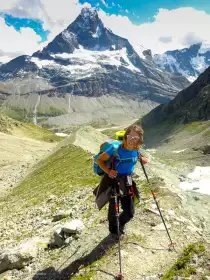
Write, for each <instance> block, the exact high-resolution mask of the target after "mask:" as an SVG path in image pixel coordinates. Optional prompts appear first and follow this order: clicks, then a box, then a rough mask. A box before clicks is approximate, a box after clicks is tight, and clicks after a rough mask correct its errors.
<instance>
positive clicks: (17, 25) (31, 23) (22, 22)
mask: <svg viewBox="0 0 210 280" xmlns="http://www.w3.org/2000/svg"><path fill="white" fill-rule="evenodd" d="M1 16H2V17H3V18H4V20H5V23H6V24H7V25H8V26H13V27H14V29H15V30H17V31H20V29H21V28H22V27H29V28H31V29H33V30H34V31H35V32H36V33H37V34H38V35H40V37H41V40H40V41H39V43H42V42H44V41H46V40H47V36H48V35H49V33H50V31H49V30H44V29H43V22H42V21H41V20H35V19H29V18H18V17H13V16H11V15H8V14H2V15H1Z"/></svg>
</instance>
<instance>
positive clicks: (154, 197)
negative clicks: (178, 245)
mask: <svg viewBox="0 0 210 280" xmlns="http://www.w3.org/2000/svg"><path fill="white" fill-rule="evenodd" d="M139 155H140V163H141V167H142V169H143V171H144V175H145V177H146V179H147V182H148V185H149V188H150V191H151V193H152V197H153V199H154V201H155V203H156V206H157V208H158V211H159V213H160V216H161V219H162V221H163V224H164V226H165V229H166V232H167V234H168V237H169V240H170V242H171V243H170V244H169V248H171V247H173V248H174V250H175V247H174V246H175V243H173V241H172V239H171V236H170V234H169V231H168V228H167V226H166V223H165V220H164V218H163V215H162V212H161V210H160V207H159V205H158V202H157V198H156V196H155V193H154V192H153V190H152V188H151V185H150V181H149V178H148V176H147V172H146V170H145V167H144V165H143V162H142V155H141V154H140V153H139Z"/></svg>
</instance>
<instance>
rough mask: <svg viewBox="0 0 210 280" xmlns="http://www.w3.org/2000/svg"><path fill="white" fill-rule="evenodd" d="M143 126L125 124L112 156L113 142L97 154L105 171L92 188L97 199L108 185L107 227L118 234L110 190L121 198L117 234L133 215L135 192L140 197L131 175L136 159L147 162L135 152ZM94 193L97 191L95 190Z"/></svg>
mask: <svg viewBox="0 0 210 280" xmlns="http://www.w3.org/2000/svg"><path fill="white" fill-rule="evenodd" d="M143 134H144V132H143V129H142V127H141V126H139V125H136V124H135V125H132V126H130V127H128V128H127V130H126V132H125V134H124V137H123V141H122V144H121V145H120V146H119V148H118V150H117V156H115V152H114V148H113V146H110V147H109V148H108V149H107V150H106V151H104V152H103V153H102V154H101V155H100V156H99V157H98V158H97V160H96V161H97V164H98V165H99V167H100V168H101V169H102V170H103V171H104V172H105V174H104V175H103V177H102V180H101V182H100V184H99V186H98V187H97V189H96V190H95V195H96V199H97V197H98V196H99V195H100V193H102V192H103V191H104V190H106V189H107V188H108V187H109V189H110V192H109V193H108V194H107V196H108V199H109V210H108V221H109V231H110V233H111V234H115V235H117V233H118V232H117V221H116V215H115V211H116V209H115V199H114V197H113V190H114V189H115V190H116V192H117V195H118V196H117V198H118V203H119V200H120V202H121V206H122V209H123V212H122V213H121V214H120V216H119V225H120V234H124V227H125V224H126V223H128V222H129V221H130V220H131V219H132V218H133V215H134V195H135V196H136V197H137V198H139V194H138V190H137V188H136V184H135V182H134V181H133V179H132V174H133V172H134V168H135V165H136V164H137V162H138V160H140V159H141V160H142V163H143V164H145V163H147V162H148V159H147V158H146V157H141V156H140V155H139V153H138V150H139V148H140V146H141V145H142V144H143ZM110 159H112V164H111V167H109V168H108V167H107V165H106V162H107V161H108V160H110ZM96 193H97V194H96Z"/></svg>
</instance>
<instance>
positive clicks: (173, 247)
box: [168, 242, 176, 251]
mask: <svg viewBox="0 0 210 280" xmlns="http://www.w3.org/2000/svg"><path fill="white" fill-rule="evenodd" d="M175 245H176V243H173V242H172V243H170V244H169V245H168V250H169V251H176V249H175Z"/></svg>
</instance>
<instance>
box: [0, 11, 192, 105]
mask: <svg viewBox="0 0 210 280" xmlns="http://www.w3.org/2000/svg"><path fill="white" fill-rule="evenodd" d="M142 50H143V49H142ZM151 55H152V54H151V52H150V51H149V50H144V51H143V54H142V56H141V57H140V56H139V55H138V54H137V52H136V51H135V49H134V48H133V46H132V45H131V44H130V43H129V41H128V40H127V39H125V38H122V37H120V36H118V35H116V34H114V33H113V32H112V31H111V30H110V29H107V28H106V27H105V26H104V24H103V22H102V21H101V19H100V18H99V16H98V13H97V11H96V10H95V9H92V8H84V9H82V11H81V13H80V14H79V15H78V16H77V18H76V19H75V21H74V22H72V23H71V24H70V25H69V26H68V27H67V28H66V29H65V30H64V31H62V32H61V33H60V34H58V35H57V36H56V37H55V38H54V40H53V41H52V42H50V43H49V44H48V45H47V46H46V47H45V48H44V49H43V50H41V51H38V52H36V53H34V54H33V55H32V56H20V57H17V58H16V59H14V60H12V61H10V62H9V63H7V64H5V65H3V66H2V67H1V68H0V81H1V80H3V81H8V80H9V79H16V78H18V79H20V80H21V79H22V80H23V79H24V78H26V77H27V76H28V75H29V74H30V76H33V75H35V77H36V78H37V77H38V78H41V79H42V81H43V80H44V82H40V79H39V83H40V85H39V90H40V91H42V90H49V88H54V89H55V91H56V94H59V92H61V93H62V95H65V94H66V93H69V92H73V94H80V95H82V94H83V95H88V96H92V95H94V96H101V95H103V94H106V93H115V94H116V93H120V94H125V93H126V94H127V93H129V94H133V95H135V96H137V95H138V94H140V95H141V96H142V98H143V96H144V98H146V99H151V100H155V102H166V101H168V100H169V99H170V98H172V97H173V96H174V95H175V94H176V93H177V92H178V91H179V90H180V89H182V88H184V87H185V86H187V85H188V82H187V80H186V79H185V78H183V77H181V75H180V76H177V75H176V76H174V75H171V74H170V73H166V72H164V71H161V70H160V69H159V68H157V66H156V65H155V64H154V63H152V62H151V61H150V60H151V59H150V58H151ZM31 85H32V86H31V87H30V84H29V83H27V91H34V83H31ZM21 91H22V92H23V90H21ZM24 91H26V90H24Z"/></svg>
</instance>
